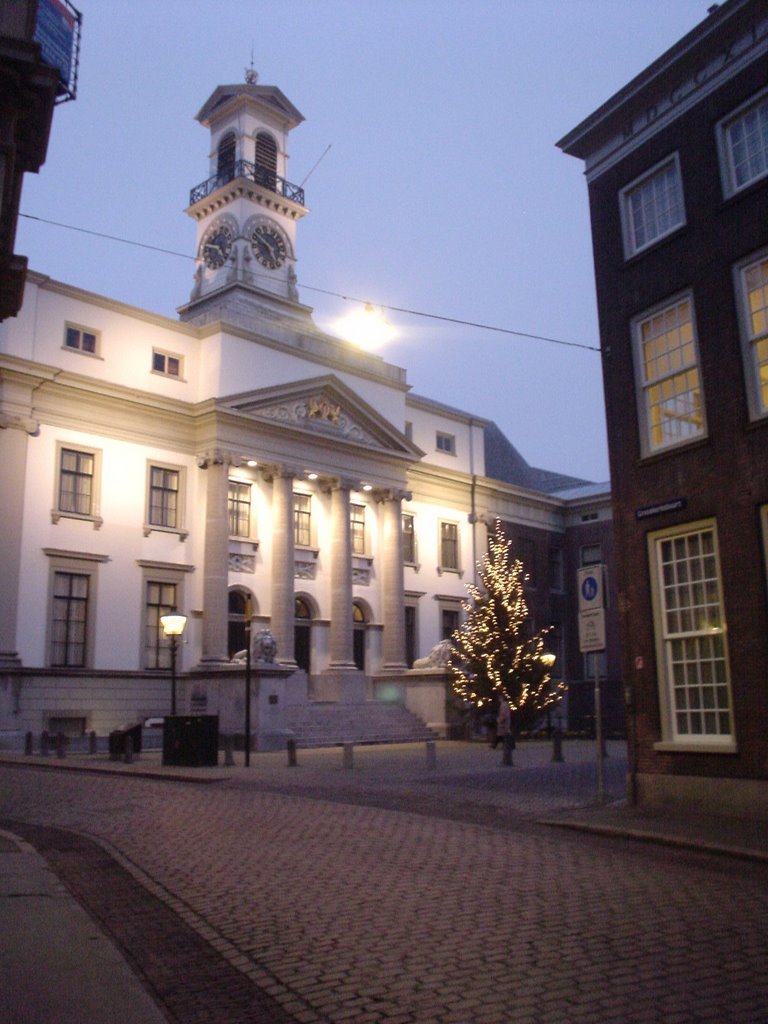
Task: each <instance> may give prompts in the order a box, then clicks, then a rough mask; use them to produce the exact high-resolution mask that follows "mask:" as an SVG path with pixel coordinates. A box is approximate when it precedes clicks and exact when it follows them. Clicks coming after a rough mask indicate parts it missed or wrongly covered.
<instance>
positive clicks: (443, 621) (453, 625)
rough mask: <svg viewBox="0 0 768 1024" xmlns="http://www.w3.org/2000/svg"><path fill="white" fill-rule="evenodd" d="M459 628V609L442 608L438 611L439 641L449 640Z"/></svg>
mask: <svg viewBox="0 0 768 1024" xmlns="http://www.w3.org/2000/svg"><path fill="white" fill-rule="evenodd" d="M458 628H459V609H458V608H442V609H441V610H440V639H441V640H450V639H451V637H452V636H453V634H454V633H455V632H456V630H457V629H458Z"/></svg>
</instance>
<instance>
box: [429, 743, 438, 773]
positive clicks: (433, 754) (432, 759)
mask: <svg viewBox="0 0 768 1024" xmlns="http://www.w3.org/2000/svg"><path fill="white" fill-rule="evenodd" d="M427 768H437V750H436V748H435V741H434V740H427Z"/></svg>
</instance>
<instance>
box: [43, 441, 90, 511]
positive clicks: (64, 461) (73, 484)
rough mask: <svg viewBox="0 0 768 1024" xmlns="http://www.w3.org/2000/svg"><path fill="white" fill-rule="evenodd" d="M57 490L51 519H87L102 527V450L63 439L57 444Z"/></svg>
mask: <svg viewBox="0 0 768 1024" xmlns="http://www.w3.org/2000/svg"><path fill="white" fill-rule="evenodd" d="M55 488H56V493H55V499H54V507H53V511H52V513H51V519H52V521H53V522H54V523H57V522H58V521H59V519H62V518H66V519H86V520H88V521H89V522H92V523H93V525H94V527H95V528H96V529H98V528H99V527H100V526H101V524H102V522H103V519H102V518H101V516H100V515H99V494H100V490H101V451H100V450H99V449H98V448H86V447H83V446H81V445H77V444H69V443H68V442H65V441H59V442H57V444H56V484H55Z"/></svg>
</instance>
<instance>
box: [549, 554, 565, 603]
mask: <svg viewBox="0 0 768 1024" xmlns="http://www.w3.org/2000/svg"><path fill="white" fill-rule="evenodd" d="M563 586H564V577H563V549H562V548H560V547H554V548H550V549H549V589H550V590H556V591H558V592H559V591H562V590H563Z"/></svg>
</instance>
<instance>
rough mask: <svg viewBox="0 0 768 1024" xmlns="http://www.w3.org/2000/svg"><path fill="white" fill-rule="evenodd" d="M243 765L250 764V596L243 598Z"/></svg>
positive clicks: (248, 766)
mask: <svg viewBox="0 0 768 1024" xmlns="http://www.w3.org/2000/svg"><path fill="white" fill-rule="evenodd" d="M244 731H245V767H246V768H250V765H251V598H250V596H249V597H246V599H245V730H244Z"/></svg>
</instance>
